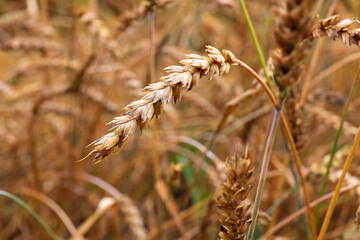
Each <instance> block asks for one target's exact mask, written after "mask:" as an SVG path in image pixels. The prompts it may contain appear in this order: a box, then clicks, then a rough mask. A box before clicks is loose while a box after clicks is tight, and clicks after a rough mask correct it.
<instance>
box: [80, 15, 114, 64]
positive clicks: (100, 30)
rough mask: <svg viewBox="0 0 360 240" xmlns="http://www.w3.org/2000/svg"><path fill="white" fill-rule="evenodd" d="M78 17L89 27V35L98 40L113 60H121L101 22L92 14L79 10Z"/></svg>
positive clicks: (112, 40)
mask: <svg viewBox="0 0 360 240" xmlns="http://www.w3.org/2000/svg"><path fill="white" fill-rule="evenodd" d="M78 15H79V17H80V20H81V21H82V22H83V23H84V24H86V25H87V26H88V27H89V30H90V33H91V34H92V35H94V36H95V37H96V38H97V39H99V41H100V42H101V43H102V44H104V46H105V47H106V48H107V49H108V51H109V52H110V53H111V54H112V55H113V56H114V57H115V58H117V59H119V58H121V52H120V48H119V46H118V44H117V42H116V41H115V39H114V38H113V36H112V34H111V31H110V29H109V28H108V27H106V26H105V24H104V23H103V22H102V21H101V20H99V19H98V18H96V15H95V14H94V13H93V12H88V11H84V10H79V11H78Z"/></svg>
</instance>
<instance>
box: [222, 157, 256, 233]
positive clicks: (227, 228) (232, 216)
mask: <svg viewBox="0 0 360 240" xmlns="http://www.w3.org/2000/svg"><path fill="white" fill-rule="evenodd" d="M225 166H226V176H227V179H226V181H225V182H224V183H223V184H222V185H221V189H220V191H221V196H219V197H218V198H217V199H216V203H217V207H218V216H219V222H220V231H219V234H218V239H219V240H238V239H245V237H246V231H247V229H248V227H249V226H250V224H251V222H252V220H251V219H250V217H249V215H248V210H249V208H250V206H251V204H250V203H247V202H246V198H247V196H248V194H249V192H250V189H251V185H250V184H249V179H250V177H251V176H252V174H253V169H251V168H250V159H248V158H247V157H241V156H240V154H239V153H238V152H236V153H235V154H234V155H233V156H232V157H231V158H228V159H226V162H225Z"/></svg>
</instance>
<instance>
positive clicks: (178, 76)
mask: <svg viewBox="0 0 360 240" xmlns="http://www.w3.org/2000/svg"><path fill="white" fill-rule="evenodd" d="M205 50H206V52H207V54H208V56H207V57H203V56H200V55H197V54H189V55H186V56H185V57H186V58H185V59H184V60H181V61H180V63H181V64H182V66H169V67H166V68H165V69H164V70H165V71H166V72H167V73H168V75H166V76H164V77H162V78H161V80H162V81H160V82H157V83H153V84H150V85H148V86H147V87H145V88H144V90H145V93H144V94H145V95H144V96H143V97H142V98H141V99H140V100H137V101H135V102H132V103H130V104H128V105H127V106H126V107H125V108H124V109H125V113H124V114H123V115H121V116H119V117H116V118H114V120H112V121H111V122H109V123H108V124H111V125H113V127H112V128H111V129H110V130H109V131H110V132H109V133H108V134H106V135H105V136H103V137H102V138H99V139H98V140H95V141H94V142H93V143H91V144H90V145H93V146H94V150H93V151H91V152H90V153H89V154H88V156H90V155H92V154H95V157H94V161H95V163H98V162H101V161H102V160H104V159H105V158H106V157H107V156H109V155H110V154H111V153H112V151H113V150H114V149H115V148H116V147H117V148H121V147H122V145H123V144H124V143H125V141H126V140H127V139H128V138H129V137H130V136H131V135H133V134H134V132H135V130H136V128H137V127H139V129H140V131H143V130H144V129H146V127H147V125H148V123H149V122H150V121H151V120H152V119H153V118H154V117H155V118H156V119H157V118H159V117H160V115H161V112H162V109H163V108H164V106H165V104H169V103H170V102H171V100H172V99H173V101H174V102H175V103H176V102H178V101H180V100H181V95H182V90H183V89H184V88H186V89H187V90H188V91H189V90H191V89H192V88H193V87H195V86H196V85H197V84H198V81H199V80H200V79H201V78H202V77H204V76H206V77H207V78H208V79H209V80H211V79H212V78H213V77H214V76H219V75H222V74H223V73H228V72H229V70H230V65H232V64H237V59H236V58H235V56H234V54H232V53H231V52H230V51H229V50H223V51H222V52H220V51H219V50H218V49H216V48H215V47H212V46H206V48H205ZM88 156H86V157H85V158H84V159H86V158H87V157H88Z"/></svg>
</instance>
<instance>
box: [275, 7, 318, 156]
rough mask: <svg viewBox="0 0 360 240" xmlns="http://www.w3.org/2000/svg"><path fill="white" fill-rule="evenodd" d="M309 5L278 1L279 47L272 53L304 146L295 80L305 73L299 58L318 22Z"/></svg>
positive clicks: (288, 109)
mask: <svg viewBox="0 0 360 240" xmlns="http://www.w3.org/2000/svg"><path fill="white" fill-rule="evenodd" d="M310 5H311V4H310V1H307V0H286V1H279V3H278V5H277V7H276V10H275V17H276V25H275V40H276V42H277V45H278V47H279V48H278V49H276V50H274V51H273V52H272V54H271V58H272V60H273V63H274V65H275V71H274V74H275V77H276V78H275V80H276V82H277V84H279V85H280V86H281V87H288V88H289V93H288V96H287V100H286V102H285V109H286V113H287V116H288V121H289V125H290V129H291V133H292V135H293V138H294V141H295V144H296V147H297V149H301V148H302V147H303V144H304V143H303V142H304V140H303V127H302V118H303V110H302V109H297V106H296V103H297V101H298V96H299V91H300V89H299V87H298V86H297V85H296V83H297V82H298V80H299V78H300V75H301V73H302V68H301V66H300V62H301V61H302V60H303V59H304V58H305V57H306V55H307V52H308V50H309V49H310V40H309V39H308V36H309V35H310V34H311V32H312V30H313V28H314V23H315V19H314V18H311V17H310V16H309V14H308V12H309V8H310Z"/></svg>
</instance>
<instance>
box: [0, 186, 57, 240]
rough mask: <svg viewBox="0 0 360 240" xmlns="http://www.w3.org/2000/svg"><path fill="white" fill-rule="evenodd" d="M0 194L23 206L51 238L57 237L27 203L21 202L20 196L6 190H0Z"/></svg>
mask: <svg viewBox="0 0 360 240" xmlns="http://www.w3.org/2000/svg"><path fill="white" fill-rule="evenodd" d="M0 195H3V196H5V197H7V198H10V199H11V200H13V201H14V202H16V203H17V204H19V205H20V206H21V207H22V208H24V209H25V210H26V211H27V212H28V213H30V214H31V216H33V217H34V218H35V220H36V221H37V222H38V223H39V224H40V225H41V226H42V227H43V228H44V229H45V231H46V232H47V233H48V234H49V236H50V237H51V239H55V240H57V239H59V238H58V237H57V236H56V234H55V233H54V232H53V230H51V228H50V227H49V225H47V224H46V222H45V221H44V219H42V218H41V217H40V216H39V215H38V214H37V213H36V212H35V211H34V210H33V209H32V208H31V207H30V206H29V205H27V204H26V203H25V202H23V201H22V200H21V199H20V198H18V197H16V196H15V195H13V194H11V193H8V192H6V191H3V190H0Z"/></svg>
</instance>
